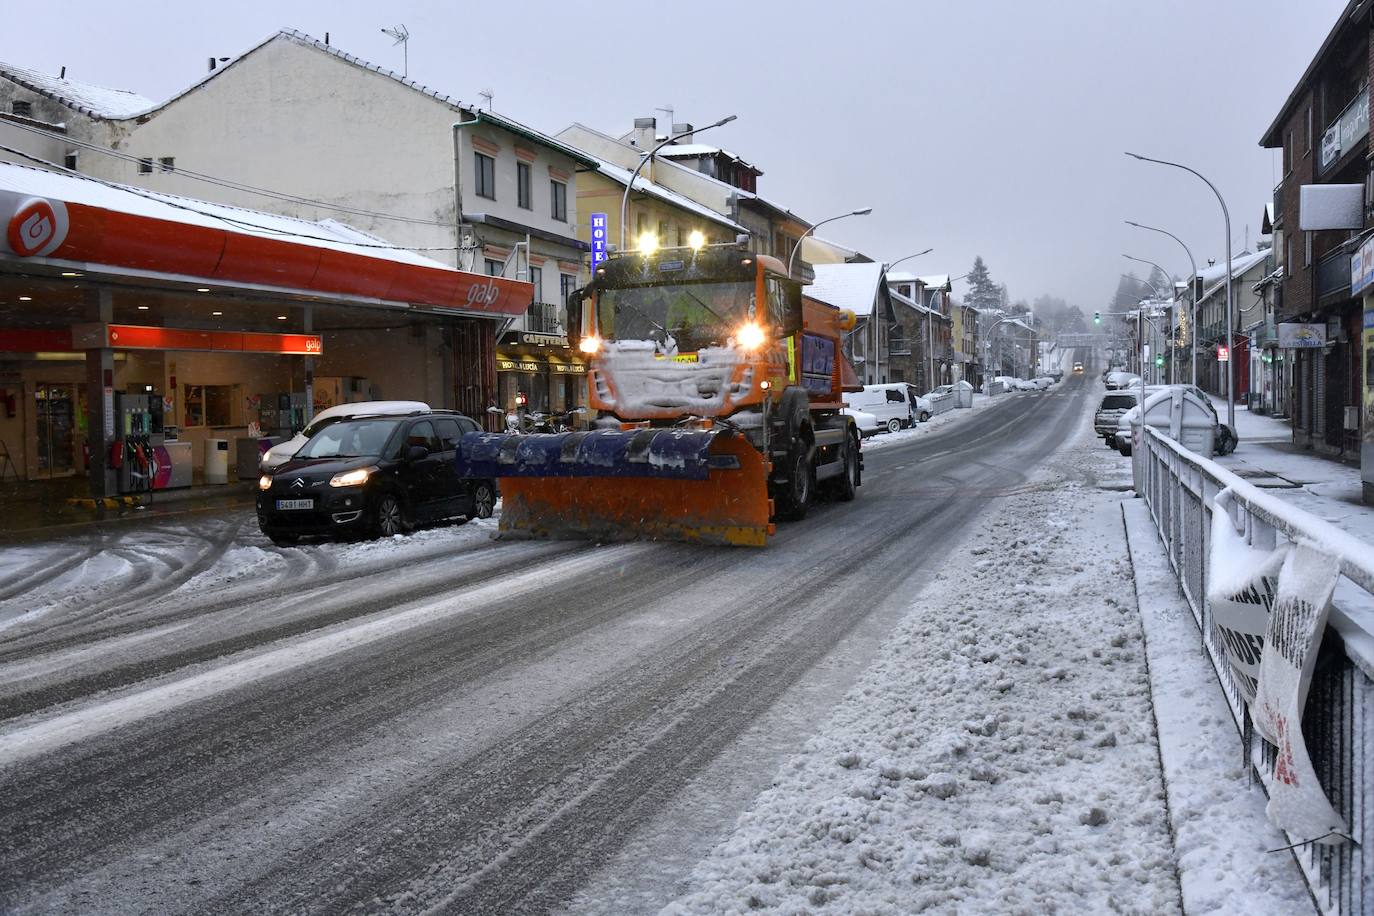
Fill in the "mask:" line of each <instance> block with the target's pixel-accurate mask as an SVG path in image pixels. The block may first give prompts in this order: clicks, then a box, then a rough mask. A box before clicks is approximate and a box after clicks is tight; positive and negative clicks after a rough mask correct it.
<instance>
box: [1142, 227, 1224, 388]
mask: <svg viewBox="0 0 1374 916" xmlns="http://www.w3.org/2000/svg"><path fill="white" fill-rule="evenodd" d="M1126 225H1128V226H1135V227H1136V228H1137V229H1148V230H1150V231H1151V232H1158V233H1160V234H1162V235H1167V236H1168V237H1169V238H1171V239H1173V240H1174V241H1175V242H1178V244H1179V247H1180V248H1182V249H1183V253H1184V254H1186V255H1187V256H1188V266H1189V267H1191V268H1192V270H1193V273H1192V275H1191V276H1190V277H1189V278H1188V301H1189V302H1191V303H1192V307H1191V311H1192V317H1191V318H1190V319H1189V322H1190V323H1189V325H1188V342H1189V344H1190V346H1191V348H1192V353H1191V356H1190V358H1189V364H1190V366H1191V368H1192V382H1193V387H1194V388H1196V387H1197V261H1195V260H1193V253H1192V252H1191V251H1189V250H1188V246H1187V245H1184V244H1183V239H1181V238H1179V237H1178V236H1176V235H1174V234H1173V233H1172V232H1170V231H1168V230H1167V229H1160V228H1159V227H1158V226H1146V225H1144V224H1143V223H1135V222H1132V221H1131V220H1126ZM1227 231H1228V232H1229V231H1230V230H1227ZM1228 247H1229V246H1228Z"/></svg>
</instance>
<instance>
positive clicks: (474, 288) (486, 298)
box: [468, 280, 501, 307]
mask: <svg viewBox="0 0 1374 916" xmlns="http://www.w3.org/2000/svg"><path fill="white" fill-rule="evenodd" d="M499 298H501V289H500V287H498V286H497V285H496V284H495V283H493V282H492V281H490V280H488V281H487V282H486V283H474V284H472V285H471V286H469V287H468V305H475V306H479V307H480V306H487V305H495V304H496V300H497V299H499Z"/></svg>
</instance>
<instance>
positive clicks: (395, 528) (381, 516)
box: [372, 493, 405, 538]
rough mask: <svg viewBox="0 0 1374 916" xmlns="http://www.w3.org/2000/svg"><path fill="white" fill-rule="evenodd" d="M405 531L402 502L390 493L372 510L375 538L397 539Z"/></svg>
mask: <svg viewBox="0 0 1374 916" xmlns="http://www.w3.org/2000/svg"><path fill="white" fill-rule="evenodd" d="M403 531H405V511H404V510H403V509H402V508H401V501H400V500H399V499H397V498H396V497H395V496H393V495H391V494H390V493H384V494H382V495H381V496H380V497H378V499H377V507H376V508H375V509H373V510H372V535H373V537H379V538H389V537H395V536H396V535H398V534H401V533H402V532H403Z"/></svg>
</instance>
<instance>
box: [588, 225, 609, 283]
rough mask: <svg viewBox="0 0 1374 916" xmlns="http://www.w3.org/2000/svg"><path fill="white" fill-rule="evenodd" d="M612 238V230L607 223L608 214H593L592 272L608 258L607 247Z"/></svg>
mask: <svg viewBox="0 0 1374 916" xmlns="http://www.w3.org/2000/svg"><path fill="white" fill-rule="evenodd" d="M609 236H610V229H609V227H608V224H607V221H606V214H604V213H593V214H592V270H596V268H597V266H598V265H599V264H600V263H601V262H602V261H604V260H606V258H607V257H608V253H607V250H606V245H607V243H608V239H609Z"/></svg>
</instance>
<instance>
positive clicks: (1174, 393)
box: [1131, 388, 1217, 496]
mask: <svg viewBox="0 0 1374 916" xmlns="http://www.w3.org/2000/svg"><path fill="white" fill-rule="evenodd" d="M1143 426H1153V427H1154V428H1155V429H1156V430H1158V431H1159V432H1161V433H1163V434H1164V435H1165V436H1167V437H1169V438H1170V439H1173V440H1174V441H1175V442H1177V443H1178V444H1179V445H1182V446H1183V447H1184V448H1186V449H1188V450H1189V451H1190V452H1194V453H1196V454H1198V455H1201V456H1202V457H1203V458H1211V457H1212V455H1213V454H1215V451H1216V441H1217V418H1216V416H1215V415H1214V414H1213V413H1212V411H1211V410H1210V409H1209V408H1208V407H1207V405H1206V404H1204V403H1203V401H1202V399H1201V398H1199V397H1198V396H1197V395H1196V394H1194V393H1193V392H1191V391H1189V390H1187V389H1186V388H1166V389H1164V390H1163V391H1158V392H1156V393H1154V394H1152V395H1150V396H1149V397H1148V398H1146V399H1145V403H1143V404H1141V405H1140V418H1139V419H1138V420H1136V421H1134V422H1133V423H1132V426H1131V473H1132V476H1133V477H1134V478H1135V491H1136V494H1137V495H1141V496H1143V495H1144V487H1145V481H1144V473H1145V465H1144V458H1143V455H1144V451H1145V450H1144V447H1143V439H1144V436H1145V432H1144V429H1143V428H1142V427H1143Z"/></svg>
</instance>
